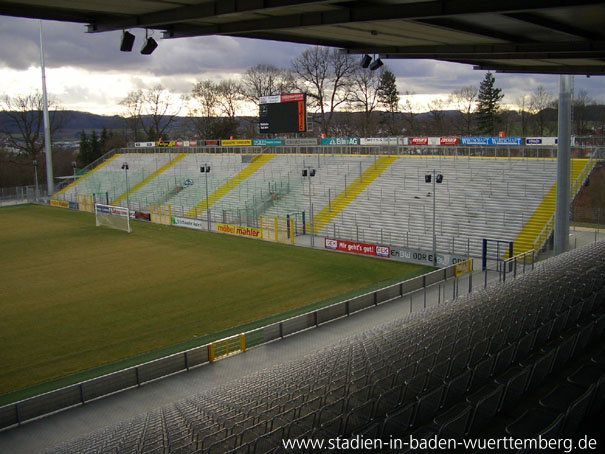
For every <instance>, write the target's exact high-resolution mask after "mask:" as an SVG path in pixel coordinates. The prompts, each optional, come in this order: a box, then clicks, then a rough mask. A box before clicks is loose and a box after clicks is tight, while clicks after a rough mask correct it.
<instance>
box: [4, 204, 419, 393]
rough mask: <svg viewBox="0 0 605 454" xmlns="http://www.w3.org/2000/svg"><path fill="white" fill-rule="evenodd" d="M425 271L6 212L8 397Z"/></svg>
mask: <svg viewBox="0 0 605 454" xmlns="http://www.w3.org/2000/svg"><path fill="white" fill-rule="evenodd" d="M426 270H427V269H426V268H425V267H419V266H415V265H410V264H404V263H399V262H390V261H386V260H376V259H370V258H364V257H357V256H352V255H346V254H339V253H333V252H327V251H321V250H312V249H308V248H300V247H293V246H287V245H281V244H274V243H268V242H264V241H258V240H248V239H243V238H237V237H233V236H228V235H220V234H209V233H204V232H197V231H190V230H186V229H179V228H173V227H167V226H160V225H155V224H146V223H139V222H135V223H133V233H131V234H128V233H125V232H122V231H117V230H111V229H107V228H97V227H95V221H94V217H93V216H92V215H90V214H86V213H80V212H73V211H69V210H65V209H60V208H51V207H41V206H20V207H8V208H2V209H0V281H1V282H2V285H0V365H1V367H0V394H3V393H11V392H13V391H15V390H19V389H22V388H26V387H31V386H32V385H36V384H39V383H43V382H47V381H49V380H53V379H57V378H58V377H63V376H66V375H69V374H74V373H79V372H80V371H84V370H87V369H91V368H98V367H99V366H102V365H104V364H108V363H113V362H115V361H119V360H124V359H125V358H132V357H136V356H137V355H141V354H144V353H146V352H150V351H154V350H155V351H157V350H158V349H162V348H166V347H168V346H173V345H175V344H179V343H184V342H185V343H186V342H191V341H192V340H195V339H200V337H202V336H206V335H208V334H212V333H217V332H220V331H222V330H225V329H228V328H232V327H237V326H240V325H243V324H247V323H250V322H254V321H256V320H260V319H263V318H266V317H270V316H274V315H275V314H279V313H284V312H286V311H292V310H294V309H296V308H301V307H303V306H308V305H310V304H312V303H316V302H318V301H322V300H326V299H330V298H334V297H337V296H338V295H342V294H344V293H347V292H351V291H354V290H356V289H360V288H364V287H366V288H367V287H368V286H372V287H374V288H378V287H380V286H382V285H385V284H387V283H392V282H394V281H398V280H403V279H406V278H409V277H411V276H413V275H417V274H421V273H422V272H426ZM81 378H87V377H83V376H81ZM41 390H44V389H41ZM25 395H27V394H25ZM25 395H23V394H21V395H12V396H11V398H10V399H9V400H14V398H15V396H17V397H19V398H22V397H24V396H25ZM8 397H9V396H4V398H2V399H0V402H2V401H4V402H6V401H7V398H8Z"/></svg>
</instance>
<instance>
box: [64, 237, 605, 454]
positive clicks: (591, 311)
mask: <svg viewBox="0 0 605 454" xmlns="http://www.w3.org/2000/svg"><path fill="white" fill-rule="evenodd" d="M604 301H605V242H600V243H595V244H593V245H591V246H589V247H587V248H584V249H580V250H576V251H573V252H570V253H567V254H563V255H560V256H557V257H555V258H553V259H549V260H547V261H545V262H541V263H540V264H539V265H538V266H537V268H536V270H534V271H532V272H530V273H527V274H525V275H523V276H522V277H521V278H518V279H516V280H514V281H510V282H507V283H506V284H496V285H494V286H491V287H488V288H487V289H485V290H483V291H480V292H476V293H473V294H470V295H467V296H465V297H462V298H459V299H457V300H454V301H450V302H448V303H446V304H444V305H441V306H435V307H433V308H431V309H429V310H427V311H425V312H421V313H415V314H410V315H408V316H407V317H404V318H402V319H400V320H396V321H393V322H390V323H388V324H386V325H383V326H381V327H378V328H375V329H373V330H370V331H368V332H366V333H364V334H362V335H358V336H355V337H352V338H349V339H344V340H342V341H341V342H340V343H338V344H337V345H334V346H333V347H331V348H327V349H324V350H322V351H320V352H314V353H313V354H312V355H310V356H309V357H307V358H304V359H300V360H296V361H292V362H290V363H288V364H286V365H282V366H278V367H275V368H272V369H269V370H265V371H262V372H259V373H256V374H254V375H252V376H249V377H246V378H244V379H241V380H239V381H237V382H235V383H232V384H229V385H224V386H222V387H220V388H219V389H212V390H206V391H204V392H203V393H200V394H198V395H196V396H191V398H189V399H186V400H183V401H180V402H176V403H175V404H173V405H170V406H167V407H165V408H161V409H158V410H156V411H153V412H150V413H148V414H147V415H142V416H140V417H138V418H136V419H134V420H132V421H129V422H125V423H122V424H120V425H118V426H115V427H113V428H111V429H107V430H104V431H102V432H98V433H95V434H92V435H90V436H89V437H86V438H84V439H81V440H76V441H73V442H71V443H69V444H66V445H65V446H63V447H61V448H59V449H57V450H55V451H53V452H55V453H60V452H61V453H62V452H84V449H80V448H81V447H83V446H86V452H91V453H95V452H115V453H125V452H175V453H176V452H179V453H184V452H188V453H192V452H208V453H227V452H238V453H239V452H243V453H246V452H247V453H264V452H282V451H283V449H281V448H282V444H281V443H282V440H283V439H295V438H298V439H307V438H315V439H328V438H332V439H333V438H336V437H340V438H343V437H352V436H355V435H363V436H364V438H375V439H381V440H383V441H384V442H385V443H388V440H390V439H391V438H397V439H404V438H405V439H406V440H407V436H408V435H409V434H413V435H414V436H415V437H416V438H425V439H429V438H431V437H434V436H435V435H437V436H438V437H441V438H453V439H461V438H469V437H471V438H478V439H484V438H490V437H491V438H493V437H499V438H502V437H504V436H513V437H517V438H535V437H537V436H538V435H539V434H540V435H542V436H543V437H578V436H579V435H580V434H583V433H592V432H591V430H593V429H597V428H599V429H600V427H599V426H598V421H599V419H598V418H599V417H602V415H603V410H604V403H605V402H604V389H605V388H604V383H605V364H604V361H603V342H604V341H605V339H604V329H605V306H604V305H603V302H604ZM595 422H596V424H597V425H595ZM401 451H402V452H405V451H406V450H405V448H402V449H401Z"/></svg>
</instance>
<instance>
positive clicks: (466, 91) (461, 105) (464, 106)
mask: <svg viewBox="0 0 605 454" xmlns="http://www.w3.org/2000/svg"><path fill="white" fill-rule="evenodd" d="M478 95H479V89H478V88H477V87H475V86H473V85H469V86H467V87H462V88H460V89H459V90H454V91H453V92H452V94H451V95H450V99H449V101H450V103H451V104H453V105H455V106H456V109H457V110H458V114H459V115H458V119H459V123H460V125H461V126H462V127H461V128H460V132H461V133H462V134H465V135H467V136H470V135H471V134H472V132H473V114H474V113H475V111H476V110H477V96H478Z"/></svg>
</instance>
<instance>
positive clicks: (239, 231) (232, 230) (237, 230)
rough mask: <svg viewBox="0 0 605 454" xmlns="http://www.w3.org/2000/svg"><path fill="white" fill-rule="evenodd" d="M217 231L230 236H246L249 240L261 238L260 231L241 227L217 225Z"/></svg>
mask: <svg viewBox="0 0 605 454" xmlns="http://www.w3.org/2000/svg"><path fill="white" fill-rule="evenodd" d="M216 231H217V232H219V233H228V234H230V235H237V236H245V237H248V238H260V229H256V228H254V227H244V226H241V225H231V224H216Z"/></svg>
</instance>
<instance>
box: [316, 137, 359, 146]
mask: <svg viewBox="0 0 605 454" xmlns="http://www.w3.org/2000/svg"><path fill="white" fill-rule="evenodd" d="M321 144H322V145H359V138H358V137H329V138H327V139H321Z"/></svg>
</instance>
